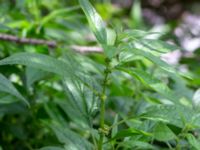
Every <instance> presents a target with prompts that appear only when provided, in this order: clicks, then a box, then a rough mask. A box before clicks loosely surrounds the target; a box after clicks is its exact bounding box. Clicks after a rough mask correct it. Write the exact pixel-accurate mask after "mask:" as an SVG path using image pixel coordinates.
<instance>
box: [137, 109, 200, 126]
mask: <svg viewBox="0 0 200 150" xmlns="http://www.w3.org/2000/svg"><path fill="white" fill-rule="evenodd" d="M194 116H195V112H194V111H193V110H192V109H191V108H189V107H185V106H181V105H156V106H151V107H149V108H147V110H146V112H144V114H143V115H142V116H141V117H142V118H146V119H150V120H155V121H160V122H164V123H168V124H171V125H174V126H177V127H180V128H183V127H184V126H185V125H186V124H191V125H193V126H196V125H198V124H197V122H196V123H195V122H194V120H193V119H194Z"/></svg>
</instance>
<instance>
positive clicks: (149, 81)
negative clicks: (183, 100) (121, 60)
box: [118, 68, 179, 103]
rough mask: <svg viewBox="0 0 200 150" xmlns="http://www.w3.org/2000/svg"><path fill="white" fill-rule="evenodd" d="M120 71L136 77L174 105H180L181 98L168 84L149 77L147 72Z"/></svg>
mask: <svg viewBox="0 0 200 150" xmlns="http://www.w3.org/2000/svg"><path fill="white" fill-rule="evenodd" d="M118 69H120V70H122V71H124V72H126V73H128V74H130V75H132V76H134V77H136V78H137V79H138V80H140V81H141V82H142V83H144V84H146V85H147V86H150V87H151V88H152V89H154V90H155V91H157V92H158V93H160V94H162V95H163V96H165V97H166V98H168V99H169V100H171V101H173V102H174V103H178V99H179V98H178V97H177V96H176V95H175V93H173V91H172V90H170V89H169V87H168V86H167V85H166V84H164V83H162V82H161V81H159V80H158V79H156V78H154V77H153V76H151V75H149V74H148V73H146V72H145V71H142V70H140V69H135V68H128V69H126V68H118Z"/></svg>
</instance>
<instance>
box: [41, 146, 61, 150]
mask: <svg viewBox="0 0 200 150" xmlns="http://www.w3.org/2000/svg"><path fill="white" fill-rule="evenodd" d="M39 150H65V149H64V148H60V147H56V146H46V147H43V148H40V149H39Z"/></svg>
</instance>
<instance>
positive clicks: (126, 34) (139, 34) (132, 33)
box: [118, 30, 160, 41]
mask: <svg viewBox="0 0 200 150" xmlns="http://www.w3.org/2000/svg"><path fill="white" fill-rule="evenodd" d="M151 34H160V33H158V32H146V31H143V30H125V31H123V32H122V33H119V35H118V40H119V41H122V40H124V39H127V38H128V39H132V40H135V39H141V38H144V37H145V36H147V35H151Z"/></svg>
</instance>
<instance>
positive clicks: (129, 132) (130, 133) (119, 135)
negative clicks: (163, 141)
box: [108, 128, 152, 142]
mask: <svg viewBox="0 0 200 150" xmlns="http://www.w3.org/2000/svg"><path fill="white" fill-rule="evenodd" d="M134 135H143V136H152V134H151V133H148V132H145V131H142V130H138V129H135V128H129V129H124V130H121V131H119V132H118V133H117V134H116V135H115V136H114V137H113V138H111V139H110V140H109V141H108V142H110V141H113V140H115V139H120V138H125V137H130V136H134Z"/></svg>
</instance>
